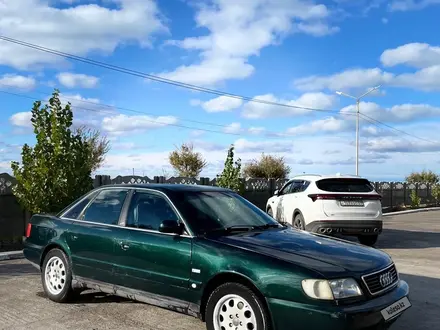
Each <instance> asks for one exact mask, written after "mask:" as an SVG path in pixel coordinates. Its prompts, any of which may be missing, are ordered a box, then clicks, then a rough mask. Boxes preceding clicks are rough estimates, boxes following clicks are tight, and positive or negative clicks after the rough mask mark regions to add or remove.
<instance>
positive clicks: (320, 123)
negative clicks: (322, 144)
mask: <svg viewBox="0 0 440 330" xmlns="http://www.w3.org/2000/svg"><path fill="white" fill-rule="evenodd" d="M348 126H349V122H348V121H345V120H342V119H336V118H335V117H329V118H324V119H319V120H315V121H312V122H308V123H307V124H302V125H298V126H295V127H291V128H289V129H287V131H286V133H287V134H292V135H300V134H314V133H335V132H341V131H345V130H347V128H348Z"/></svg>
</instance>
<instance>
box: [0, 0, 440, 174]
mask: <svg viewBox="0 0 440 330" xmlns="http://www.w3.org/2000/svg"><path fill="white" fill-rule="evenodd" d="M439 15H440V0H391V1H385V0H369V1H368V0H327V1H320V0H210V1H208V0H205V1H201V0H95V1H92V0H90V1H86V0H14V1H8V0H0V35H1V36H3V37H8V38H13V39H16V40H20V41H24V42H29V43H32V44H35V45H39V46H43V47H47V48H50V49H54V50H57V51H61V52H65V53H68V54H72V55H76V56H81V57H86V58H88V59H92V60H95V61H99V62H105V63H108V64H111V65H115V66H119V67H122V68H125V69H130V70H134V71H137V72H142V73H144V74H148V75H153V76H157V77H161V78H166V79H170V80H173V81H178V82H182V83H187V84H191V85H196V86H200V87H203V88H208V89H211V90H216V91H221V92H225V93H232V94H237V95H240V96H245V98H246V99H249V98H253V99H257V100H263V101H267V102H269V103H271V104H267V103H259V102H253V101H244V100H242V99H237V98H231V97H227V96H225V95H222V94H220V96H219V95H218V94H215V93H207V92H202V91H196V90H193V89H188V88H183V87H176V86H174V85H170V84H165V83H162V82H157V81H153V80H151V79H147V78H145V77H139V76H136V75H129V74H124V73H121V72H117V71H114V70H109V69H106V68H103V67H99V66H93V65H90V64H87V63H83V62H79V61H74V60H70V59H66V58H63V57H59V56H56V55H53V54H49V53H46V52H42V51H38V50H35V49H31V48H27V47H24V46H21V45H17V44H14V43H10V42H7V41H4V40H0V106H1V108H0V115H1V117H0V118H1V125H0V173H1V172H9V173H10V172H11V169H10V162H11V161H12V160H16V161H21V155H20V152H21V146H22V145H23V144H25V143H27V144H30V145H33V144H34V142H35V136H34V134H33V131H32V123H31V121H30V118H31V116H30V110H31V108H32V105H33V102H34V101H36V100H41V101H42V102H43V104H44V103H45V102H47V100H48V98H49V97H50V95H51V93H52V92H53V90H54V88H57V89H59V90H60V93H61V97H62V100H63V102H64V103H67V102H70V103H71V104H72V108H73V112H74V125H76V126H80V125H87V126H88V127H91V128H93V129H99V130H100V132H101V134H102V135H104V136H106V137H107V138H108V139H109V140H110V141H111V150H110V152H109V154H108V155H107V157H106V160H105V163H104V164H103V166H102V167H101V168H100V169H99V170H98V171H97V172H96V173H95V174H107V175H111V176H112V177H114V176H117V175H130V174H132V173H133V171H134V173H135V174H136V175H146V176H149V177H153V176H155V175H159V176H160V175H166V176H170V175H174V172H173V170H172V168H171V167H170V165H169V162H168V155H169V153H170V152H171V151H173V150H174V149H176V147H178V146H180V145H181V144H182V143H192V144H193V145H194V148H195V150H196V151H198V152H200V153H201V154H202V155H203V157H204V158H205V159H206V161H207V163H208V166H207V167H206V168H205V169H204V170H203V172H202V173H201V176H204V177H211V178H214V177H215V176H216V175H217V174H219V173H220V172H221V171H222V169H223V164H224V161H225V158H226V154H227V150H228V148H229V146H230V145H231V144H233V145H234V146H235V154H236V157H239V158H240V159H241V161H242V163H243V164H246V163H248V162H250V161H251V160H253V159H258V158H259V157H260V156H261V154H262V153H265V154H271V155H274V156H281V157H284V159H285V161H286V162H287V163H288V164H289V166H290V167H291V173H290V176H293V175H298V174H302V173H314V174H336V173H344V174H355V141H356V137H355V136H356V135H355V127H356V126H355V123H356V100H355V99H352V98H349V97H347V96H344V95H340V94H338V93H337V92H338V91H339V92H342V93H345V94H348V95H353V96H355V97H357V96H360V95H362V94H363V93H365V92H367V91H369V90H370V89H371V88H373V87H376V86H379V85H380V87H379V88H378V89H377V90H375V91H374V92H372V93H370V94H368V95H367V96H366V97H364V98H362V99H361V102H360V104H359V106H360V112H361V116H360V155H359V162H360V165H359V175H361V176H364V177H367V178H368V179H370V180H372V181H400V180H404V178H405V176H406V175H408V174H409V173H410V172H412V171H420V170H423V169H429V170H433V171H436V172H440V157H439V151H440V142H439V140H440V139H439V137H438V130H439V128H440V97H439V96H438V95H439V91H440V41H439V39H438V32H437V31H438V30H439V27H440V21H439V20H438V17H439ZM274 103H276V104H278V105H276V104H274ZM279 104H281V105H279ZM283 105H288V106H283ZM304 108H306V109H304Z"/></svg>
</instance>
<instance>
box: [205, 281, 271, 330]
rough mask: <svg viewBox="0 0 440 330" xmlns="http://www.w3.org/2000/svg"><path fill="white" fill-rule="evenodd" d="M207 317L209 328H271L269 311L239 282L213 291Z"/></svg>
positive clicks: (237, 329)
mask: <svg viewBox="0 0 440 330" xmlns="http://www.w3.org/2000/svg"><path fill="white" fill-rule="evenodd" d="M205 319H206V327H207V329H208V330H223V329H236V330H248V329H258V330H267V329H269V323H268V317H267V313H266V311H265V309H264V307H263V304H262V302H261V301H260V299H259V298H258V297H257V296H256V295H255V294H254V292H252V291H251V290H250V289H248V288H247V287H246V286H244V285H242V284H238V283H226V284H223V285H221V286H219V287H218V288H217V289H215V290H214V292H212V294H211V296H210V297H209V299H208V303H207V306H206V317H205Z"/></svg>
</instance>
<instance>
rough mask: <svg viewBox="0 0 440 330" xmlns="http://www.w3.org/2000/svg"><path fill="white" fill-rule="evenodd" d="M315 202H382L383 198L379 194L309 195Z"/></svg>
mask: <svg viewBox="0 0 440 330" xmlns="http://www.w3.org/2000/svg"><path fill="white" fill-rule="evenodd" d="M308 196H309V197H310V198H311V199H312V201H313V202H315V201H316V200H318V199H326V200H329V199H336V200H344V199H363V200H366V199H368V200H381V199H382V196H381V195H379V194H375V195H358V194H352V195H345V194H344V195H341V194H310V195H308Z"/></svg>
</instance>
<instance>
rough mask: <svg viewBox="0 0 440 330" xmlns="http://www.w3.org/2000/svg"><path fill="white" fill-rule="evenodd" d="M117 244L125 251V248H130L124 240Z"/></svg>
mask: <svg viewBox="0 0 440 330" xmlns="http://www.w3.org/2000/svg"><path fill="white" fill-rule="evenodd" d="M119 246H120V247H121V249H122V250H124V251H126V250H128V249H129V248H130V245H128V244H126V243H124V242H121V243H119Z"/></svg>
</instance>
